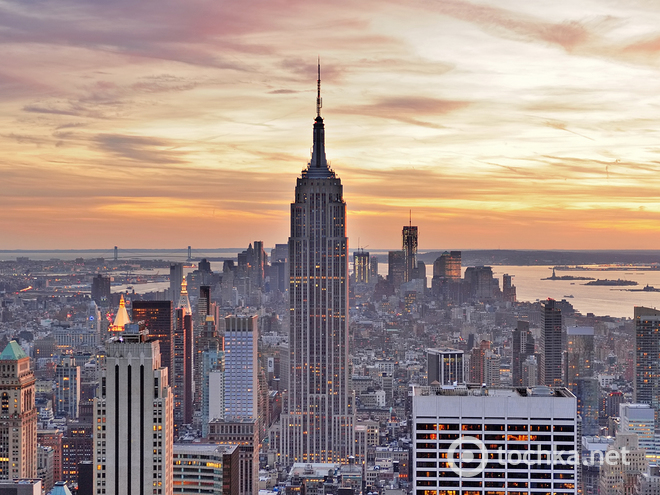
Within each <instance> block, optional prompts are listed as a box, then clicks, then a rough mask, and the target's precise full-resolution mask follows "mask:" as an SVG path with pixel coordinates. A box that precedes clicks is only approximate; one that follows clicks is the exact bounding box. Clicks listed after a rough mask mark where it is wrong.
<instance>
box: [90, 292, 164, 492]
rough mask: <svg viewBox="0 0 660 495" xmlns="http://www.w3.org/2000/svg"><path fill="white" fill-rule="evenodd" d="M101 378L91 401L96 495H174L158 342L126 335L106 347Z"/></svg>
mask: <svg viewBox="0 0 660 495" xmlns="http://www.w3.org/2000/svg"><path fill="white" fill-rule="evenodd" d="M167 302H168V303H169V301H167ZM104 373H105V376H103V377H102V382H101V387H100V397H98V398H95V399H94V424H95V425H96V432H95V438H94V466H95V467H96V469H94V484H95V490H96V494H97V495H110V494H113V495H131V494H150V495H172V465H173V459H172V444H173V430H174V428H173V417H172V416H173V407H174V402H173V398H172V391H171V389H170V386H169V379H168V372H167V368H165V367H162V366H161V362H160V351H159V342H158V341H155V340H152V341H148V340H147V335H146V332H141V333H126V332H124V334H123V335H122V336H121V338H117V339H114V340H112V341H110V342H108V343H107V344H106V362H105V370H104Z"/></svg>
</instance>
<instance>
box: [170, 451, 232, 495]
mask: <svg viewBox="0 0 660 495" xmlns="http://www.w3.org/2000/svg"><path fill="white" fill-rule="evenodd" d="M173 458H174V464H173V466H172V467H173V468H174V473H173V480H174V495H199V494H213V495H239V493H240V492H239V482H240V478H239V459H238V446H237V445H217V444H210V443H192V444H190V443H186V444H174V455H173Z"/></svg>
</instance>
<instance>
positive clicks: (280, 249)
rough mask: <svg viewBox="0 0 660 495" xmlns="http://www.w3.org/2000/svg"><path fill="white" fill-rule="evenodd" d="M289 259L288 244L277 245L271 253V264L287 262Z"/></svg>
mask: <svg viewBox="0 0 660 495" xmlns="http://www.w3.org/2000/svg"><path fill="white" fill-rule="evenodd" d="M288 259H289V245H288V244H275V247H274V248H273V249H271V251H270V262H271V263H273V262H275V261H280V262H281V261H283V262H285V263H286V261H287V260H288Z"/></svg>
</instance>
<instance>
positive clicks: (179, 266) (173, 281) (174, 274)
mask: <svg viewBox="0 0 660 495" xmlns="http://www.w3.org/2000/svg"><path fill="white" fill-rule="evenodd" d="M182 281H183V263H170V301H172V304H176V303H177V302H178V301H179V295H180V294H181V282H182Z"/></svg>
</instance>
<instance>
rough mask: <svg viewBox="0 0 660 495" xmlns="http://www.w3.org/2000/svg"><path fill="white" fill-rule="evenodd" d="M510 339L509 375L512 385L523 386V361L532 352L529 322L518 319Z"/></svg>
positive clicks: (532, 345)
mask: <svg viewBox="0 0 660 495" xmlns="http://www.w3.org/2000/svg"><path fill="white" fill-rule="evenodd" d="M512 337H513V338H512V339H511V340H512V342H511V350H512V359H511V376H512V379H513V386H514V387H522V386H523V363H524V362H525V361H526V360H527V357H528V356H531V355H533V354H534V336H533V335H532V332H531V331H530V330H529V322H528V321H522V320H518V325H517V326H516V328H515V329H514V330H513V336H512Z"/></svg>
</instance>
